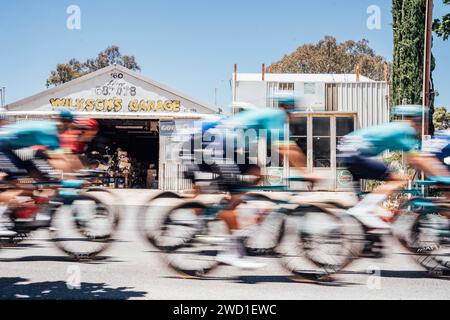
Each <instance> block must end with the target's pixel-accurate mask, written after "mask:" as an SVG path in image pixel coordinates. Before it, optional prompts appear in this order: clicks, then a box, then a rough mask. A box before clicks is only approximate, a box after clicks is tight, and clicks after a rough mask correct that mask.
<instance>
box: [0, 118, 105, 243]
mask: <svg viewBox="0 0 450 320" xmlns="http://www.w3.org/2000/svg"><path fill="white" fill-rule="evenodd" d="M94 121H95V120H94ZM81 125H84V126H86V127H83V126H81ZM78 126H81V128H82V130H81V131H80V132H79V134H78V139H79V140H80V141H81V142H82V143H87V142H89V141H90V140H92V138H93V136H95V134H96V128H98V126H96V125H95V123H93V121H92V120H89V119H86V120H84V121H81V122H78ZM94 127H95V130H94ZM61 131H62V130H61V123H59V122H56V121H47V120H40V121H24V122H17V123H13V124H8V125H5V126H3V127H1V128H0V171H1V172H2V173H3V181H4V182H6V183H7V184H8V183H9V184H13V183H14V181H11V179H13V178H17V177H20V176H30V177H31V178H33V179H35V180H36V181H42V180H45V181H48V180H52V179H60V178H61V174H60V172H61V171H62V172H66V173H68V172H74V171H76V170H79V169H82V167H83V166H82V164H81V162H80V160H78V158H77V157H76V156H75V155H73V154H72V152H73V150H67V149H63V148H61V141H60V132H61ZM66 131H67V130H66ZM23 192H24V190H21V189H20V187H19V188H16V189H14V188H10V189H8V190H7V191H4V192H2V193H1V194H0V220H1V216H2V215H3V213H4V212H5V211H6V209H7V207H8V205H10V204H11V203H13V202H14V201H15V200H16V198H17V197H18V196H19V195H21V194H22V193H23ZM2 232H3V234H2ZM9 233H11V232H10V231H7V230H5V229H4V228H2V226H1V224H0V236H2V235H3V236H8V234H9Z"/></svg>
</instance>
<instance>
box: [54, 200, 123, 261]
mask: <svg viewBox="0 0 450 320" xmlns="http://www.w3.org/2000/svg"><path fill="white" fill-rule="evenodd" d="M49 205H50V207H49V210H51V211H52V221H51V227H50V236H51V239H52V241H53V242H54V243H55V245H56V246H57V247H58V248H59V249H60V250H62V251H63V252H64V253H66V254H67V255H69V256H70V257H72V258H74V259H75V260H91V259H94V258H95V257H96V256H97V255H99V254H100V253H102V252H104V251H105V250H106V249H107V248H108V247H109V246H110V244H111V243H112V242H113V236H114V233H115V232H116V231H117V228H118V225H119V213H118V210H117V208H116V207H114V206H110V205H107V204H106V203H105V202H104V201H102V200H101V199H99V197H98V196H94V195H93V194H90V193H83V194H80V195H78V196H77V198H76V199H75V200H73V201H70V202H69V203H63V202H56V201H53V202H51V203H50V204H49Z"/></svg>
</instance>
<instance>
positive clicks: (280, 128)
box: [206, 96, 315, 269]
mask: <svg viewBox="0 0 450 320" xmlns="http://www.w3.org/2000/svg"><path fill="white" fill-rule="evenodd" d="M277 101H278V106H279V108H276V109H272V108H249V107H245V108H242V110H240V111H241V112H239V113H237V114H236V115H235V116H234V117H231V118H230V119H228V120H225V121H224V122H223V123H222V124H221V125H219V126H218V127H216V128H215V129H214V130H215V131H214V132H215V139H214V143H212V144H211V146H210V148H209V150H206V151H207V152H206V155H207V156H209V155H211V154H215V152H211V149H216V150H221V151H222V153H220V152H219V154H222V155H223V156H222V157H219V158H217V157H210V158H208V159H207V160H209V161H210V165H211V166H213V167H215V169H216V173H217V174H218V175H219V176H220V177H221V182H222V187H223V188H224V189H225V190H226V191H229V192H230V193H231V195H232V199H231V201H230V206H229V207H228V208H226V209H225V210H222V211H221V212H220V213H219V217H220V218H222V219H223V220H224V221H225V222H226V224H227V226H228V229H229V231H230V233H231V234H232V235H233V236H232V241H231V242H230V245H229V248H228V250H227V251H225V252H223V253H221V254H219V255H218V256H217V259H218V261H220V262H222V263H225V264H230V265H233V266H237V267H240V268H250V269H253V268H259V267H262V264H259V263H256V262H253V261H250V260H248V259H246V258H245V253H244V244H243V240H244V239H245V236H243V235H241V233H240V231H239V230H240V229H241V227H242V226H241V225H240V224H239V221H238V219H237V212H236V206H237V204H238V201H237V200H238V199H240V196H241V192H240V191H239V187H241V186H243V185H244V186H251V185H254V184H256V183H257V182H258V181H260V178H261V171H260V166H259V164H258V162H257V159H256V158H257V154H252V152H251V149H252V148H251V144H253V143H256V142H257V141H259V140H260V139H261V138H265V140H266V142H267V145H268V146H270V147H271V146H274V148H273V149H274V150H273V151H275V152H277V153H278V154H279V155H280V156H281V157H283V158H287V159H288V161H289V162H290V164H291V165H292V166H293V167H296V168H298V169H300V170H301V171H302V173H304V174H303V175H304V178H306V179H310V180H312V181H314V180H315V178H314V176H313V175H311V174H308V173H306V170H304V168H305V167H306V157H305V155H304V154H303V152H302V151H301V149H300V148H299V147H298V146H297V145H296V144H295V143H292V142H289V141H286V137H285V135H284V132H285V125H286V124H287V123H288V122H289V119H290V115H289V114H290V112H291V111H292V110H293V109H294V108H295V99H294V98H293V97H290V96H287V97H277ZM236 142H238V143H236ZM239 142H240V143H239ZM224 145H225V148H224ZM207 149H208V148H207ZM224 149H226V150H225V151H224V152H223V150H224ZM275 165H276V164H275ZM243 177H244V179H242V178H243ZM245 177H246V178H247V179H245ZM249 177H252V178H253V179H249Z"/></svg>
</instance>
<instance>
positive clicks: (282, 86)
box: [278, 82, 294, 91]
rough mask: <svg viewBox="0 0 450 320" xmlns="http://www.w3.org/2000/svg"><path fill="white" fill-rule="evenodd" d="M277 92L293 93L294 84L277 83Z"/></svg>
mask: <svg viewBox="0 0 450 320" xmlns="http://www.w3.org/2000/svg"><path fill="white" fill-rule="evenodd" d="M278 90H279V91H294V83H293V82H280V83H278Z"/></svg>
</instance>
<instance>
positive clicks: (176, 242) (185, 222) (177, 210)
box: [161, 202, 228, 277]
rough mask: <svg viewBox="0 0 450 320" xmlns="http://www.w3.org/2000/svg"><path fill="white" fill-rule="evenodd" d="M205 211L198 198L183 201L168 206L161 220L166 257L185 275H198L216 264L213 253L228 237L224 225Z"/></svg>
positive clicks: (216, 252)
mask: <svg viewBox="0 0 450 320" xmlns="http://www.w3.org/2000/svg"><path fill="white" fill-rule="evenodd" d="M207 211H208V210H207V208H206V206H205V205H203V204H201V203H199V202H185V203H183V204H181V205H179V206H176V207H174V208H172V209H170V210H169V211H168V212H167V215H166V219H165V221H164V223H163V226H162V228H163V232H162V235H161V237H162V238H163V239H164V241H165V242H164V245H163V246H164V247H165V249H166V250H165V252H164V257H165V260H166V262H167V264H168V266H169V267H170V268H172V269H173V270H175V271H176V272H178V273H180V274H182V275H184V276H191V277H201V276H204V275H206V274H207V273H208V272H211V271H212V270H213V269H215V268H216V267H217V266H218V265H219V263H218V262H217V261H216V256H217V254H218V253H219V251H220V250H221V249H222V248H221V244H222V243H223V241H226V240H227V239H228V235H227V228H226V226H225V225H224V222H223V221H221V220H218V219H216V218H214V217H208V214H207Z"/></svg>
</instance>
